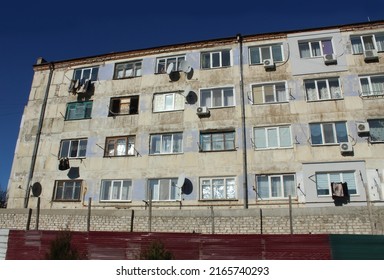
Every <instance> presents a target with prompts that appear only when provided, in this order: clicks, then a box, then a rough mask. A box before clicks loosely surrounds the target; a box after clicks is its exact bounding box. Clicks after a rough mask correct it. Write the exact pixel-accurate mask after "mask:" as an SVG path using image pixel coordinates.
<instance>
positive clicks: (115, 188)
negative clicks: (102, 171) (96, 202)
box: [100, 180, 132, 201]
mask: <svg viewBox="0 0 384 280" xmlns="http://www.w3.org/2000/svg"><path fill="white" fill-rule="evenodd" d="M131 192H132V181H131V180H102V181H101V191H100V201H128V200H131Z"/></svg>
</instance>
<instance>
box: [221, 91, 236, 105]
mask: <svg viewBox="0 0 384 280" xmlns="http://www.w3.org/2000/svg"><path fill="white" fill-rule="evenodd" d="M223 95H224V106H233V105H234V104H235V102H234V100H233V89H231V88H226V89H223Z"/></svg>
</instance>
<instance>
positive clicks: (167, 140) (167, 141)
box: [161, 135, 172, 154]
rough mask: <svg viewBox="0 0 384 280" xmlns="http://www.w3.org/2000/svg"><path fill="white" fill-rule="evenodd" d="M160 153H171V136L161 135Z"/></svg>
mask: <svg viewBox="0 0 384 280" xmlns="http://www.w3.org/2000/svg"><path fill="white" fill-rule="evenodd" d="M161 152H162V153H167V154H168V153H172V135H162V151H161Z"/></svg>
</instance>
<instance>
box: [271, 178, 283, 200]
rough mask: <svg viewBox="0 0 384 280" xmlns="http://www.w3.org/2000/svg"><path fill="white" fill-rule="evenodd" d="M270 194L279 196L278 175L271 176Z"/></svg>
mask: <svg viewBox="0 0 384 280" xmlns="http://www.w3.org/2000/svg"><path fill="white" fill-rule="evenodd" d="M271 196H272V197H281V179H280V177H271Z"/></svg>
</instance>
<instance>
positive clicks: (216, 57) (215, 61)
mask: <svg viewBox="0 0 384 280" xmlns="http://www.w3.org/2000/svg"><path fill="white" fill-rule="evenodd" d="M220 66H221V65H220V53H212V67H220Z"/></svg>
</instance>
